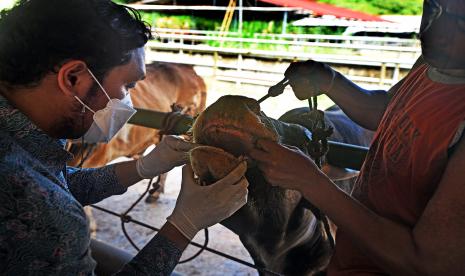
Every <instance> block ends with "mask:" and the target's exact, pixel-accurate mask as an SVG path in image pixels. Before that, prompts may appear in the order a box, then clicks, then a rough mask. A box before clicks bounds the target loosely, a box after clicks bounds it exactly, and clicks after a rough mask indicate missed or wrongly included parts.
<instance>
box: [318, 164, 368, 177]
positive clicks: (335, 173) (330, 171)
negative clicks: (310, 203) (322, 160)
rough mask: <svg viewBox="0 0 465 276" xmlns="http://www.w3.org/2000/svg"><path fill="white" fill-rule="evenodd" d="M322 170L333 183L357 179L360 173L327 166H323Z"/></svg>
mask: <svg viewBox="0 0 465 276" xmlns="http://www.w3.org/2000/svg"><path fill="white" fill-rule="evenodd" d="M321 170H322V171H323V172H324V173H325V174H326V175H327V176H328V177H329V178H330V179H331V180H333V181H338V180H347V179H351V178H354V177H356V176H357V175H358V173H359V172H358V171H354V170H350V169H345V168H339V167H334V166H330V165H327V164H326V165H323V167H322V168H321Z"/></svg>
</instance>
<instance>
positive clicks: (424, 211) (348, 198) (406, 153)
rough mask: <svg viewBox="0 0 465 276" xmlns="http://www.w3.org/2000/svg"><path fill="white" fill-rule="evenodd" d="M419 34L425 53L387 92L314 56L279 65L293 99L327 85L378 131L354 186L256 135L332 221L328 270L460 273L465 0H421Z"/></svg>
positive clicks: (264, 162)
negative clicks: (346, 187) (348, 189)
mask: <svg viewBox="0 0 465 276" xmlns="http://www.w3.org/2000/svg"><path fill="white" fill-rule="evenodd" d="M420 38H421V43H422V57H420V59H419V60H418V61H417V63H416V64H415V65H414V67H413V68H412V70H411V72H410V73H409V74H408V76H406V77H405V78H404V79H403V80H401V81H400V82H399V83H398V84H396V85H395V86H394V87H392V88H391V89H390V90H389V91H387V92H386V91H368V90H364V89H362V88H360V87H358V86H357V85H355V84H354V83H352V82H350V81H349V80H347V79H346V78H345V77H343V76H342V75H341V74H340V73H338V72H336V71H334V70H333V69H331V68H330V67H329V66H327V65H326V64H323V63H319V62H315V61H306V62H296V63H292V64H291V65H290V67H289V68H288V69H287V71H286V73H285V75H286V77H287V78H288V79H289V82H290V85H291V86H292V88H293V90H294V93H295V95H296V96H297V97H298V98H299V99H308V98H310V97H312V96H314V95H318V94H321V93H326V94H327V95H328V96H329V97H330V98H331V99H332V100H334V102H336V103H337V104H338V105H339V106H340V107H341V108H342V109H343V110H344V111H345V112H346V113H347V114H348V115H349V116H350V117H351V118H352V119H353V120H354V121H355V122H357V123H358V124H360V125H362V126H364V127H366V128H368V129H372V130H376V131H377V132H376V134H375V137H374V140H373V142H372V145H371V148H370V151H369V153H368V156H367V159H366V160H365V163H364V165H363V167H362V169H361V171H360V175H359V177H358V179H357V182H356V184H355V187H354V189H353V192H352V194H351V195H347V194H345V193H344V192H342V191H341V190H339V189H338V188H337V187H336V186H335V185H334V183H332V182H331V180H329V179H328V177H327V176H326V175H324V174H323V173H322V172H321V171H320V170H318V168H317V167H316V166H315V164H314V163H313V162H312V161H311V160H310V159H309V158H307V157H306V156H304V155H303V154H302V153H301V152H298V151H295V150H292V149H288V148H286V147H282V146H280V145H278V144H276V143H273V142H270V141H265V140H261V141H258V142H257V149H256V150H254V151H253V152H252V153H251V157H252V158H254V159H255V160H256V161H257V162H258V164H259V165H258V166H259V167H260V168H261V169H262V171H263V172H264V174H265V177H266V178H267V179H268V181H269V182H270V183H272V184H273V185H279V186H282V187H286V188H290V189H296V190H299V191H300V192H302V194H303V195H304V196H305V197H306V198H307V199H308V200H309V201H310V202H312V203H313V204H314V205H315V206H317V207H318V208H320V209H321V210H322V211H323V213H325V214H326V215H327V216H328V217H329V218H330V219H331V220H332V221H333V222H334V223H335V224H336V225H337V226H338V231H337V234H336V246H335V252H334V255H333V257H332V259H331V262H330V264H329V266H328V269H327V275H374V274H376V275H464V274H465V249H464V248H465V237H464V236H463V234H462V232H463V229H464V228H465V200H464V199H465V189H464V179H465V170H464V169H463V164H465V139H464V138H462V136H463V135H462V132H463V129H464V127H465V55H464V54H463V50H462V49H463V47H464V45H465V1H462V0H449V1H447V0H425V2H424V9H423V18H422V24H421V29H420ZM288 164H293V165H292V167H289V165H288Z"/></svg>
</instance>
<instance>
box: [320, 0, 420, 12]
mask: <svg viewBox="0 0 465 276" xmlns="http://www.w3.org/2000/svg"><path fill="white" fill-rule="evenodd" d="M318 2H321V3H328V4H332V5H335V6H338V7H343V8H348V9H352V10H356V11H362V12H366V13H370V14H376V15H383V14H398V15H421V12H422V7H423V0H318Z"/></svg>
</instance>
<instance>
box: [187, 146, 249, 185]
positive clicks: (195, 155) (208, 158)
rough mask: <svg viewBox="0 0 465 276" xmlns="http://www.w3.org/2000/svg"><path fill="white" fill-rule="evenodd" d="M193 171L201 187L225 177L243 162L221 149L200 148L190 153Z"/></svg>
mask: <svg viewBox="0 0 465 276" xmlns="http://www.w3.org/2000/svg"><path fill="white" fill-rule="evenodd" d="M189 155H190V160H191V165H192V169H193V170H194V172H195V174H196V175H197V176H198V177H199V180H200V184H201V185H209V184H212V183H214V182H215V181H217V180H219V179H221V178H223V177H225V176H226V175H227V174H228V173H229V172H231V171H232V170H233V169H234V168H235V167H237V166H238V165H239V163H240V162H242V161H243V159H242V158H236V157H235V156H234V155H232V154H230V153H228V152H226V151H224V150H223V149H221V148H216V147H212V146H198V147H196V148H194V149H192V150H191V151H190V153H189Z"/></svg>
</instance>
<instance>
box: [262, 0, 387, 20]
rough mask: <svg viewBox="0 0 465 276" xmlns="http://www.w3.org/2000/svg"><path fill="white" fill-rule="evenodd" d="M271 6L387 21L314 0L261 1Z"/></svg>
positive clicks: (318, 13)
mask: <svg viewBox="0 0 465 276" xmlns="http://www.w3.org/2000/svg"><path fill="white" fill-rule="evenodd" d="M260 1H262V2H266V3H269V4H273V5H277V6H283V7H295V8H303V9H306V10H311V11H312V12H313V13H314V14H316V15H334V16H336V17H342V18H351V19H358V20H364V21H385V20H383V19H381V18H380V17H378V16H374V15H370V14H367V13H363V12H358V11H353V10H349V9H345V8H340V7H336V6H333V5H329V4H324V3H317V2H315V1H312V0H260Z"/></svg>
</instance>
